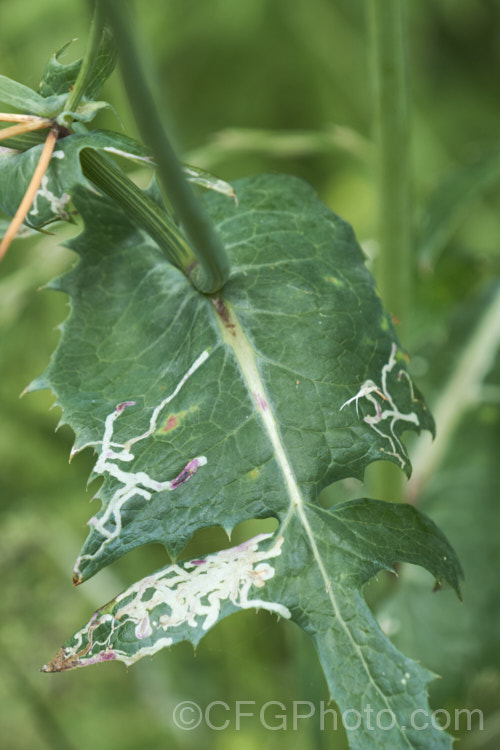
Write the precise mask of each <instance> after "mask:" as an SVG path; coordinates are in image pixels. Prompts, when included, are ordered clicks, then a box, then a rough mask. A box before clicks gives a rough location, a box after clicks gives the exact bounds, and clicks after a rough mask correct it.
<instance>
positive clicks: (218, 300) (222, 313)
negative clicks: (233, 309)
mask: <svg viewBox="0 0 500 750" xmlns="http://www.w3.org/2000/svg"><path fill="white" fill-rule="evenodd" d="M212 304H213V306H214V307H215V311H216V312H217V314H218V316H219V318H220V319H221V320H222V322H223V324H224V328H227V329H228V330H230V331H231V333H232V335H233V336H235V335H236V334H235V332H234V330H232V329H234V327H235V326H234V323H231V318H230V317H229V310H228V309H227V307H226V305H225V304H224V300H223V299H222V297H219V296H217V297H212Z"/></svg>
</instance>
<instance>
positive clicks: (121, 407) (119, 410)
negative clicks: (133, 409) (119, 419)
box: [115, 401, 135, 414]
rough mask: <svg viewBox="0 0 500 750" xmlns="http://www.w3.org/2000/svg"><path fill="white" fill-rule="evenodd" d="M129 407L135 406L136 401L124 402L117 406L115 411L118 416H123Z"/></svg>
mask: <svg viewBox="0 0 500 750" xmlns="http://www.w3.org/2000/svg"><path fill="white" fill-rule="evenodd" d="M127 406H135V401H123V402H122V403H121V404H117V405H116V409H115V412H116V414H121V413H122V412H123V411H125V409H126V408H127Z"/></svg>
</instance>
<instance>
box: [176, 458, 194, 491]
mask: <svg viewBox="0 0 500 750" xmlns="http://www.w3.org/2000/svg"><path fill="white" fill-rule="evenodd" d="M199 466H200V460H199V459H198V458H193V460H192V461H190V462H189V463H188V465H187V466H186V467H185V468H184V469H183V470H182V471H181V473H180V474H179V476H177V477H176V478H175V479H174V480H173V481H172V489H176V488H177V487H179V486H180V485H181V484H184V482H187V480H188V479H191V477H192V476H193V474H196V471H197V469H198V467H199Z"/></svg>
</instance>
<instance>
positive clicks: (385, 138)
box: [369, 0, 412, 500]
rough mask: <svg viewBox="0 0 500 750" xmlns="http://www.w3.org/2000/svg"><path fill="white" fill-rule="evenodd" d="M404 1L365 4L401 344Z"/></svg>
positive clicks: (405, 183)
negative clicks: (367, 16)
mask: <svg viewBox="0 0 500 750" xmlns="http://www.w3.org/2000/svg"><path fill="white" fill-rule="evenodd" d="M406 10H407V9H406V0H369V11H370V13H369V20H370V24H369V25H370V35H371V40H370V41H371V55H372V66H371V67H372V74H373V77H374V90H375V122H376V140H377V146H378V177H377V182H378V200H379V219H378V225H379V226H378V235H379V254H378V258H377V265H376V279H377V284H378V288H379V291H380V294H381V297H382V300H383V302H384V305H385V306H386V307H387V308H388V310H389V312H390V313H391V314H392V315H393V316H394V317H395V318H396V319H397V320H398V321H399V326H398V333H399V335H400V336H401V338H402V339H403V341H404V340H405V338H406V332H407V328H408V318H409V314H410V304H411V278H412V237H411V184H410V117H409V101H408V83H407V78H408V70H407V68H408V66H407V55H406V15H407V13H406ZM390 469H391V467H387V468H386V467H384V466H381V467H380V473H379V475H378V476H377V478H376V481H375V485H376V494H377V495H378V496H380V497H384V496H385V495H388V498H387V499H393V500H397V499H398V498H399V497H400V495H401V479H400V478H399V477H398V475H397V474H395V473H394V472H391V471H390Z"/></svg>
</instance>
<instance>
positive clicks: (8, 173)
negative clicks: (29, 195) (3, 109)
mask: <svg viewBox="0 0 500 750" xmlns="http://www.w3.org/2000/svg"><path fill="white" fill-rule="evenodd" d="M42 148H43V144H39V145H38V146H34V147H33V148H30V149H29V150H28V151H24V152H22V153H17V152H13V151H5V152H3V153H0V208H1V209H2V210H3V211H5V213H6V214H8V215H10V216H13V215H14V214H15V212H16V210H17V207H18V205H19V203H20V202H21V200H22V197H23V195H24V193H25V192H26V188H27V187H28V184H29V182H30V180H31V177H32V175H33V172H34V171H35V167H36V165H37V163H38V160H39V158H40V154H41V151H42ZM85 148H93V149H95V150H97V151H104V152H107V153H109V154H114V155H116V156H121V157H124V158H126V159H131V160H133V161H136V162H138V163H141V164H144V163H146V164H151V159H150V158H149V156H148V155H147V152H146V150H145V149H144V147H143V146H141V145H140V144H139V143H137V141H134V140H133V139H132V138H128V137H127V136H124V135H120V134H119V133H113V132H111V131H105V130H102V131H99V130H95V131H92V132H89V133H85V134H83V135H80V134H74V135H70V136H67V137H66V138H62V139H60V140H59V141H58V142H57V146H56V148H55V150H54V153H53V155H52V159H51V162H50V165H49V168H48V169H47V171H46V173H45V176H44V177H43V180H42V185H41V187H40V189H39V190H38V192H37V194H36V196H35V199H34V201H33V205H32V207H31V209H30V211H29V213H28V215H27V217H26V221H25V223H26V224H27V226H30V227H34V228H40V227H43V226H45V225H46V224H49V223H51V222H54V221H61V220H62V221H68V220H69V218H70V214H69V211H68V206H69V203H70V201H71V196H72V193H73V190H74V189H75V188H76V187H77V186H78V185H84V186H90V183H89V182H88V180H87V179H86V178H85V177H84V175H83V172H82V168H81V164H80V152H81V151H82V150H83V149H85Z"/></svg>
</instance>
